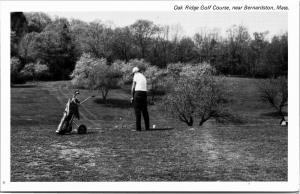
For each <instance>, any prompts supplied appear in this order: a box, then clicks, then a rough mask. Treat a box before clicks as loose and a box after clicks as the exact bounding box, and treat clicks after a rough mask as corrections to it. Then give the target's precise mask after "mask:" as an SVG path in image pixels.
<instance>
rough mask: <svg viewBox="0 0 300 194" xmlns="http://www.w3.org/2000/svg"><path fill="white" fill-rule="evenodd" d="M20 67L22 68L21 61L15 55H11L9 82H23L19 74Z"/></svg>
mask: <svg viewBox="0 0 300 194" xmlns="http://www.w3.org/2000/svg"><path fill="white" fill-rule="evenodd" d="M21 69H22V64H21V61H20V60H19V59H18V58H16V57H12V58H11V59H10V83H11V84H19V83H23V82H24V79H23V77H22V76H21V74H20V71H21Z"/></svg>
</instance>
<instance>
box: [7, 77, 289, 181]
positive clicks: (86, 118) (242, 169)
mask: <svg viewBox="0 0 300 194" xmlns="http://www.w3.org/2000/svg"><path fill="white" fill-rule="evenodd" d="M257 81H262V80H255V79H247V78H226V86H227V89H228V91H229V92H231V95H230V96H231V98H232V99H231V100H230V103H231V108H232V110H233V111H234V112H235V113H236V114H237V115H239V116H240V117H241V118H242V119H243V120H244V123H243V124H217V123H215V122H214V121H213V120H211V121H208V122H206V123H205V124H204V125H203V126H201V127H197V126H194V128H190V127H187V126H186V125H185V124H183V123H180V122H179V121H177V120H176V119H172V118H169V117H168V116H167V115H165V114H164V113H163V112H161V111H160V109H159V107H158V106H157V105H152V106H149V114H150V122H151V125H153V124H155V125H156V128H157V129H156V130H151V131H142V132H135V131H132V130H133V129H134V128H135V118H134V113H133V109H132V107H131V106H130V104H129V98H130V95H129V93H128V88H126V89H116V90H112V91H111V92H110V93H109V99H110V101H109V103H108V104H106V105H104V104H103V103H101V98H100V96H99V97H97V98H95V99H92V100H90V101H87V102H86V103H85V104H84V105H83V106H82V107H80V113H81V120H80V121H78V123H83V124H85V125H87V127H88V133H87V134H85V135H78V134H76V133H72V134H70V135H64V136H59V135H56V134H55V130H56V128H57V125H58V123H59V121H60V119H61V116H62V113H63V110H64V107H65V103H66V102H67V98H68V97H70V96H71V94H72V92H73V89H72V88H71V86H70V82H67V81H62V82H42V83H38V84H37V85H36V84H33V85H30V84H27V85H23V86H16V87H12V88H11V181H60V182H62V181H287V134H288V131H287V130H288V129H287V127H281V126H279V121H280V119H278V118H275V117H274V116H272V115H273V114H272V113H273V110H272V108H270V107H269V105H268V104H266V103H262V102H260V101H259V97H258V91H257V88H256V85H255V83H256V82H257ZM91 94H97V93H96V92H93V91H88V90H81V94H80V96H79V98H80V99H84V98H85V97H87V96H89V95H91Z"/></svg>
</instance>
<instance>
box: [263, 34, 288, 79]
mask: <svg viewBox="0 0 300 194" xmlns="http://www.w3.org/2000/svg"><path fill="white" fill-rule="evenodd" d="M265 63H266V65H267V68H268V70H269V75H270V77H273V78H275V77H277V76H280V75H284V76H287V70H288V35H287V33H286V34H283V35H281V36H274V37H273V38H272V41H271V43H270V44H269V45H268V46H267V47H266V56H265Z"/></svg>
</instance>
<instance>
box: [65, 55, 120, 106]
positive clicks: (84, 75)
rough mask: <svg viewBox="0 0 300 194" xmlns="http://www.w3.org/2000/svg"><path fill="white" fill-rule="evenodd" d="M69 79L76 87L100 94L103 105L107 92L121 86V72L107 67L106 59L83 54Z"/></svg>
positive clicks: (112, 67) (114, 67)
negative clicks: (96, 91)
mask: <svg viewBox="0 0 300 194" xmlns="http://www.w3.org/2000/svg"><path fill="white" fill-rule="evenodd" d="M71 77H72V78H73V79H72V83H73V85H75V86H76V87H82V88H89V89H92V90H98V91H99V92H101V95H102V99H103V101H104V102H105V103H106V102H107V95H108V93H109V91H110V90H111V89H114V88H116V87H118V86H119V85H121V84H122V72H121V70H120V69H119V68H118V67H117V66H116V65H111V66H109V65H107V61H106V59H103V58H101V59H98V58H94V57H91V55H89V54H83V55H82V56H81V58H80V59H79V60H78V61H77V63H76V66H75V69H74V71H73V73H72V74H71Z"/></svg>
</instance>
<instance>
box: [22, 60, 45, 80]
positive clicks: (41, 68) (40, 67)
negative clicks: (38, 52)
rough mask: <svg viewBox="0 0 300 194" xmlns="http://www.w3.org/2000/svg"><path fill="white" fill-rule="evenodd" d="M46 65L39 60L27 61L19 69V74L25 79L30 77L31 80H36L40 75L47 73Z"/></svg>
mask: <svg viewBox="0 0 300 194" xmlns="http://www.w3.org/2000/svg"><path fill="white" fill-rule="evenodd" d="M48 70H49V68H48V66H47V65H45V64H41V63H40V62H39V61H38V62H37V63H28V64H26V65H25V66H24V68H23V69H22V70H21V74H22V75H23V76H24V78H26V79H32V81H33V82H35V81H36V80H38V79H39V78H40V77H42V76H45V75H47V73H48Z"/></svg>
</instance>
